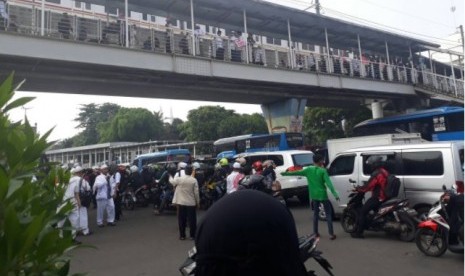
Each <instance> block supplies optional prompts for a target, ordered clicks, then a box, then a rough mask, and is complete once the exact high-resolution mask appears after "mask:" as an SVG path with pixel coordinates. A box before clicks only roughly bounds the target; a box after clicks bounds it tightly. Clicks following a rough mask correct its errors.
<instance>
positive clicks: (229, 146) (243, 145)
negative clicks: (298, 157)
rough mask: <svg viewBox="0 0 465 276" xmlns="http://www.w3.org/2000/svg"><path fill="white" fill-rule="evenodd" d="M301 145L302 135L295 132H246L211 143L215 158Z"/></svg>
mask: <svg viewBox="0 0 465 276" xmlns="http://www.w3.org/2000/svg"><path fill="white" fill-rule="evenodd" d="M303 146H304V137H303V135H302V133H297V132H283V133H272V134H246V135H240V136H234V137H228V138H222V139H219V140H216V141H215V142H214V143H213V147H214V150H215V153H216V154H217V156H216V158H217V159H221V158H232V157H233V156H234V155H236V154H239V153H243V152H257V151H279V150H290V149H301V148H303Z"/></svg>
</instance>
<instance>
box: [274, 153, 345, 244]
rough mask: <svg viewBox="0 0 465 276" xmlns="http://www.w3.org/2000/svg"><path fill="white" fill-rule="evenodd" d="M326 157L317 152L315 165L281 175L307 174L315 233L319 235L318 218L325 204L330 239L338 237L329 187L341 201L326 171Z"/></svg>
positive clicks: (314, 160)
mask: <svg viewBox="0 0 465 276" xmlns="http://www.w3.org/2000/svg"><path fill="white" fill-rule="evenodd" d="M324 164H325V159H324V157H323V156H322V155H319V154H315V155H314V156H313V165H312V166H309V167H307V168H305V169H303V170H300V171H293V172H288V171H286V172H283V173H281V175H283V176H289V175H300V176H305V177H306V178H307V183H308V191H309V196H310V200H311V201H312V204H313V233H314V234H316V235H317V236H319V235H320V234H319V232H318V220H319V215H318V214H319V211H320V206H321V205H323V206H324V209H325V212H326V220H327V222H328V232H329V235H330V239H331V240H334V239H336V235H334V230H333V218H332V210H331V203H330V202H329V200H328V194H327V192H326V190H327V188H328V189H329V190H330V191H331V193H332V194H333V196H334V197H335V198H336V200H338V201H339V194H338V193H337V191H336V190H335V189H334V186H333V183H332V182H331V180H330V179H329V176H328V172H327V171H326V169H325V167H324Z"/></svg>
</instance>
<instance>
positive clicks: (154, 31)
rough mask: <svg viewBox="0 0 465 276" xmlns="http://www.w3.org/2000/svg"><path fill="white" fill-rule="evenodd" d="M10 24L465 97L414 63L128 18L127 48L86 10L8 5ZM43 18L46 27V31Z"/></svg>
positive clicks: (122, 32)
mask: <svg viewBox="0 0 465 276" xmlns="http://www.w3.org/2000/svg"><path fill="white" fill-rule="evenodd" d="M7 11H8V19H6V18H1V17H0V22H3V23H1V24H0V30H4V31H8V32H17V33H20V34H24V35H42V33H43V35H44V36H46V37H50V38H55V39H66V40H75V41H80V42H86V43H97V44H104V45H109V46H117V47H126V46H127V47H129V48H132V49H139V50H144V51H151V52H156V53H166V54H177V55H194V56H196V57H202V58H209V59H216V60H224V61H229V62H240V63H248V64H254V65H256V66H264V67H267V68H279V69H288V70H297V71H303V72H313V73H325V74H336V75H342V76H347V77H351V78H364V79H373V80H378V81H386V82H398V83H409V84H412V85H416V86H418V87H421V88H423V89H426V90H428V91H431V92H433V93H438V94H443V95H447V96H451V97H455V98H460V99H463V98H464V93H463V91H464V82H463V79H454V78H452V77H447V76H443V75H439V74H434V73H432V72H431V70H429V69H426V67H425V66H418V67H419V68H421V69H418V68H415V67H414V66H413V65H412V64H411V63H407V64H389V63H387V62H386V61H383V60H381V59H378V60H374V59H371V60H370V59H368V58H366V57H363V58H362V60H360V59H359V58H357V56H356V53H347V52H342V53H343V55H342V54H341V55H327V54H325V53H323V54H321V53H318V52H312V51H307V50H297V49H293V48H287V47H281V46H277V45H270V44H263V43H250V42H248V41H247V38H246V37H245V35H237V34H233V35H231V36H230V37H228V36H217V35H213V34H208V33H207V34H201V35H195V34H194V35H193V34H192V31H191V30H182V29H180V28H177V27H172V26H170V25H165V26H164V25H160V24H154V23H151V22H147V21H142V20H139V21H137V20H132V19H128V22H129V24H128V25H129V27H128V30H129V32H128V34H129V37H128V42H129V44H128V45H126V28H125V24H126V21H125V20H121V19H119V18H117V17H112V16H108V15H106V14H98V13H95V12H89V11H83V10H71V11H69V10H67V9H66V8H62V7H58V6H51V7H48V8H46V9H44V10H42V9H41V7H40V5H39V4H38V3H33V2H30V1H27V0H16V1H9V5H8V9H7ZM42 16H43V17H44V20H43V22H44V24H43V25H44V27H43V28H42V27H41V26H42Z"/></svg>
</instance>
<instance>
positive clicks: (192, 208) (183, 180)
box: [169, 165, 200, 240]
mask: <svg viewBox="0 0 465 276" xmlns="http://www.w3.org/2000/svg"><path fill="white" fill-rule="evenodd" d="M185 173H186V174H185V175H184V176H180V177H174V178H173V177H172V176H170V179H169V181H170V183H171V184H172V185H173V186H174V189H175V191H174V196H173V204H176V205H177V206H178V208H177V210H178V226H179V239H180V240H185V239H186V226H187V221H189V234H190V238H191V239H194V238H195V232H196V230H197V213H196V207H197V206H199V203H200V196H199V185H198V183H197V180H196V179H195V177H193V176H192V173H193V168H192V166H191V165H187V166H186V167H185Z"/></svg>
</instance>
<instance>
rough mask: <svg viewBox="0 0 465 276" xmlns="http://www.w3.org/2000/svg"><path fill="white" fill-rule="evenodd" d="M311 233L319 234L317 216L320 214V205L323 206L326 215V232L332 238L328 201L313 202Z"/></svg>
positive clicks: (331, 221)
mask: <svg viewBox="0 0 465 276" xmlns="http://www.w3.org/2000/svg"><path fill="white" fill-rule="evenodd" d="M312 204H313V233H315V234H319V232H318V220H319V216H318V213H319V212H320V204H323V206H324V208H325V213H326V221H327V223H328V232H329V234H330V235H331V236H332V235H334V230H333V212H332V210H331V203H330V202H329V200H323V201H320V200H313V201H312Z"/></svg>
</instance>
